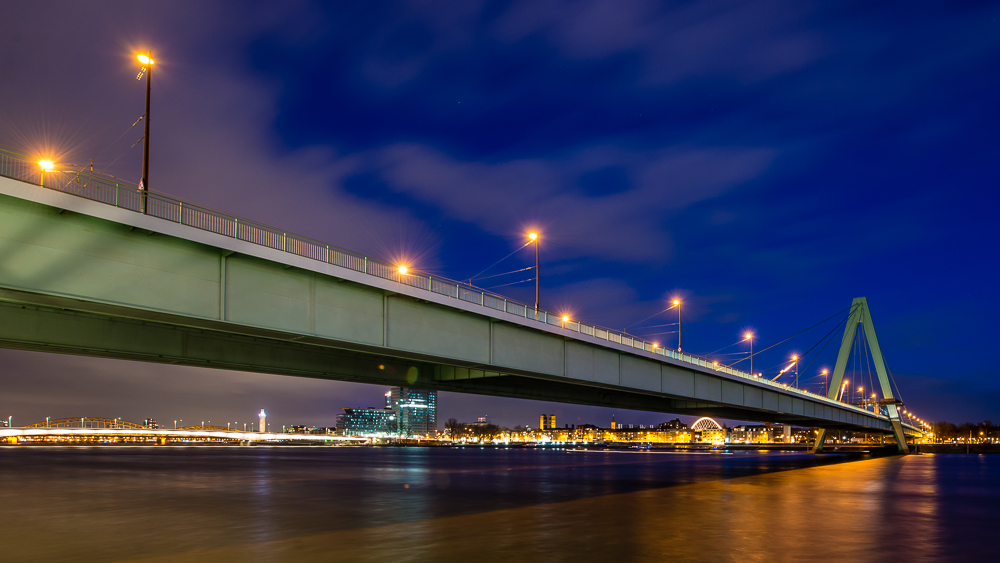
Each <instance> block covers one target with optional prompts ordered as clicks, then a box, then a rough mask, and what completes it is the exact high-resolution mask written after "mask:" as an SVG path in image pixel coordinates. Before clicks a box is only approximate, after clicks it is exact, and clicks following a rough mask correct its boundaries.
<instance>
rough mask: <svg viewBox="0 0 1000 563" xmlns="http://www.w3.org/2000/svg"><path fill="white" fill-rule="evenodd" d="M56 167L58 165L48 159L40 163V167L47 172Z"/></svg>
mask: <svg viewBox="0 0 1000 563" xmlns="http://www.w3.org/2000/svg"><path fill="white" fill-rule="evenodd" d="M55 166H56V165H55V164H54V163H53V162H52V161H51V160H48V159H44V160H39V161H38V167H39V168H41V169H42V170H45V171H46V172H47V171H49V170H52V169H53V168H55Z"/></svg>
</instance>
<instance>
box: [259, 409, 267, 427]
mask: <svg viewBox="0 0 1000 563" xmlns="http://www.w3.org/2000/svg"><path fill="white" fill-rule="evenodd" d="M257 417H258V418H259V419H260V431H261V432H267V413H265V412H264V409H260V414H258V415H257Z"/></svg>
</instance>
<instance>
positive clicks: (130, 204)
mask: <svg viewBox="0 0 1000 563" xmlns="http://www.w3.org/2000/svg"><path fill="white" fill-rule="evenodd" d="M0 176H6V177H8V178H13V179H15V180H21V181H23V182H27V183H30V184H34V185H38V186H42V187H45V188H48V189H52V190H57V191H60V192H64V193H69V194H73V195H76V196H79V197H82V198H86V199H89V200H92V201H97V202H100V203H104V204H107V205H111V206H114V207H118V208H122V209H127V210H129V211H134V212H137V213H141V212H142V207H143V198H145V200H146V214H147V215H151V216H153V217H158V218H160V219H164V220H167V221H172V222H174V223H179V224H182V225H187V226H189V227H194V228H196V229H201V230H204V231H209V232H213V233H216V234H219V235H223V236H227V237H231V238H235V239H238V240H242V241H245V242H249V243H251V244H257V245H260V246H265V247H268V248H272V249H275V250H279V251H282V252H288V253H291V254H296V255H298V256H303V257H305V258H309V259H311V260H316V261H319V262H325V263H328V264H333V265H335V266H340V267H342V268H347V269H350V270H354V271H356V272H359V273H363V274H366V275H370V276H375V277H378V278H382V279H386V280H390V281H394V282H398V283H401V284H404V285H408V286H411V287H415V288H419V289H422V290H426V291H431V292H433V293H437V294H439V295H445V296H448V297H452V298H455V299H458V300H461V301H465V302H467V303H473V304H478V305H480V306H482V307H486V308H490V309H493V310H496V311H502V312H506V313H509V314H512V315H515V316H518V317H521V318H524V319H527V320H532V321H537V322H540V323H544V324H548V325H552V326H558V327H562V328H564V329H567V330H571V331H574V332H579V333H580V334H585V335H587V336H591V337H594V338H598V339H601V340H607V341H609V342H614V343H616V344H621V345H623V346H627V347H630V348H634V349H637V350H643V351H645V352H650V353H653V354H656V355H659V356H664V357H667V358H672V359H674V360H678V361H682V362H686V363H690V364H694V365H698V366H701V367H704V368H710V369H714V370H716V371H718V372H720V373H725V374H727V375H730V376H733V377H739V378H742V379H746V380H750V381H753V382H754V383H757V384H759V385H764V386H768V387H773V388H775V389H778V390H781V391H785V392H788V393H795V394H799V395H802V396H804V397H808V398H809V399H811V400H813V401H819V402H825V403H829V404H832V405H836V406H837V407H839V408H844V409H850V410H855V411H858V412H863V413H866V414H869V415H871V414H874V413H872V412H871V411H867V410H864V409H860V408H858V407H855V406H853V405H848V404H846V403H842V402H840V401H835V400H833V399H829V398H827V397H826V396H824V395H818V394H816V393H811V392H809V391H805V390H802V389H797V388H794V387H789V386H788V385H785V384H781V383H776V382H774V381H770V380H768V379H766V378H762V377H755V376H754V375H753V374H750V373H747V372H745V371H742V370H738V369H734V368H731V367H726V366H723V365H720V364H718V363H716V362H713V361H711V360H710V359H708V358H705V357H701V356H694V355H692V354H685V353H681V352H678V351H676V350H671V349H669V348H663V347H661V346H659V345H658V344H657V343H654V342H649V341H646V340H643V339H641V338H638V337H635V336H632V335H631V334H628V333H627V332H625V331H618V330H615V329H611V328H606V327H601V326H598V325H593V324H588V323H584V322H581V321H578V320H569V321H563V318H562V316H561V315H558V314H555V313H551V312H549V311H545V310H542V309H535V308H534V306H532V305H528V304H525V303H521V302H519V301H516V300H513V299H509V298H507V297H505V296H503V295H500V294H497V293H493V292H491V291H488V290H485V289H482V288H479V287H476V286H473V285H470V284H467V283H463V282H460V281H455V280H451V279H448V278H445V277H441V276H433V275H430V274H425V273H422V272H418V271H413V270H410V271H407V273H405V274H404V273H401V272H400V271H399V268H398V266H394V265H392V264H390V263H388V262H385V261H382V260H378V259H375V258H369V257H367V256H364V255H362V254H358V253H355V252H351V251H350V250H346V249H343V248H339V247H336V246H332V245H329V244H325V243H323V242H320V241H317V240H313V239H310V238H307V237H302V236H299V235H295V234H292V233H288V232H286V231H283V230H281V229H275V228H273V227H269V226H267V225H264V224H262V223H257V222H255V221H250V220H247V219H242V218H239V217H236V216H234V215H229V214H226V213H222V212H221V211H216V210H214V209H210V208H208V207H204V206H201V205H198V204H195V203H191V202H188V201H184V200H182V199H179V198H176V197H173V196H170V195H167V194H165V193H162V192H157V191H152V190H150V191H147V192H145V193H143V191H141V190H139V189H138V187H137V186H136V185H135V184H132V183H130V182H126V181H124V180H120V179H117V178H113V177H108V176H104V175H100V174H93V173H89V172H87V171H85V170H65V169H64V170H51V171H46V172H43V171H42V170H41V168H40V167H39V165H38V163H37V162H35V161H34V160H32V159H31V158H30V157H29V156H28V155H26V154H23V153H19V152H17V151H14V150H10V149H6V148H3V147H0Z"/></svg>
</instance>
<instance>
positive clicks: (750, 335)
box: [743, 332, 753, 374]
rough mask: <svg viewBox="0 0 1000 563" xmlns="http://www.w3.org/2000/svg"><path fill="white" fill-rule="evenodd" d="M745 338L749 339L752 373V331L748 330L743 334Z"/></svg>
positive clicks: (751, 371) (751, 370) (751, 368)
mask: <svg viewBox="0 0 1000 563" xmlns="http://www.w3.org/2000/svg"><path fill="white" fill-rule="evenodd" d="M743 336H744V337H745V338H746V340H749V341H750V373H751V374H752V373H753V333H752V332H748V333H746V334H744V335H743Z"/></svg>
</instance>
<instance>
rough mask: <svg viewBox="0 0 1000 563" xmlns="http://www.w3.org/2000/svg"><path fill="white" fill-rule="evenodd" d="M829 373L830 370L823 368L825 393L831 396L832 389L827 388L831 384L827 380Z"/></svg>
mask: <svg viewBox="0 0 1000 563" xmlns="http://www.w3.org/2000/svg"><path fill="white" fill-rule="evenodd" d="M828 373H829V372H828V371H827V370H823V371H822V374H823V393H824V394H825V395H826V396H827V397H829V396H830V390H829V389H828V388H827V386H829V385H830V383H829V382H828V381H827V374H828Z"/></svg>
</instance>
